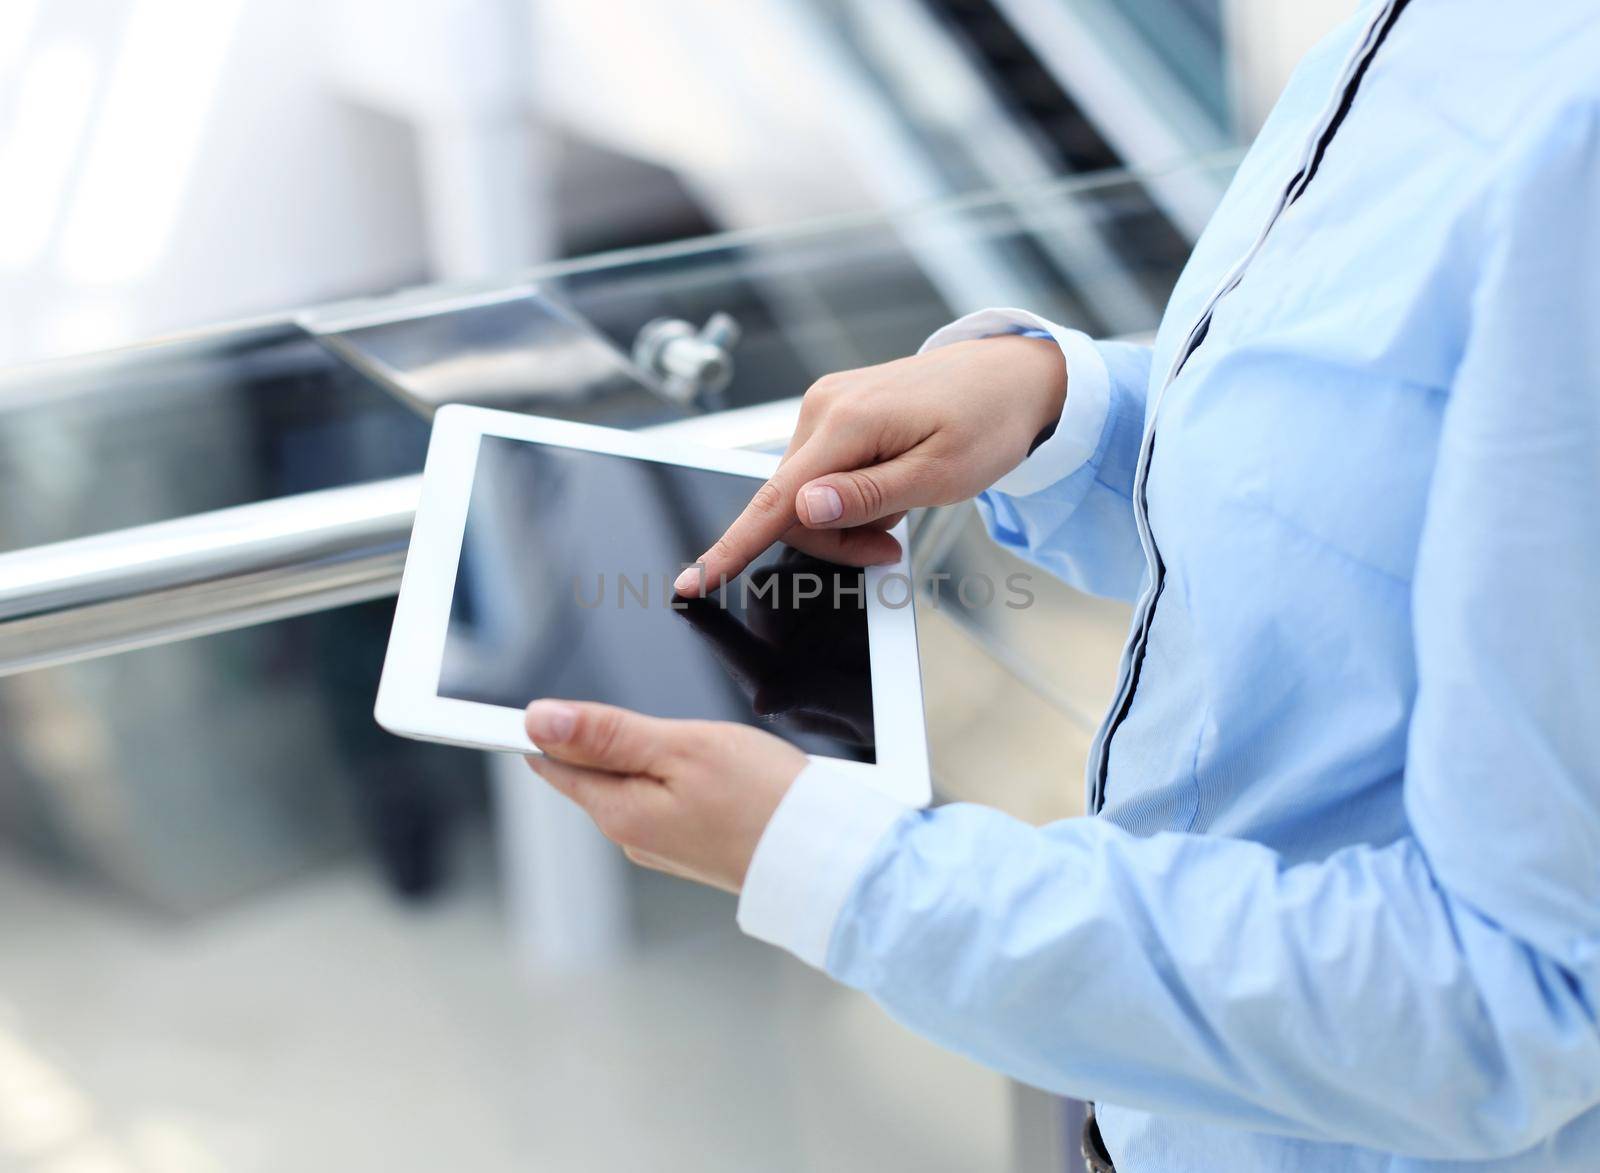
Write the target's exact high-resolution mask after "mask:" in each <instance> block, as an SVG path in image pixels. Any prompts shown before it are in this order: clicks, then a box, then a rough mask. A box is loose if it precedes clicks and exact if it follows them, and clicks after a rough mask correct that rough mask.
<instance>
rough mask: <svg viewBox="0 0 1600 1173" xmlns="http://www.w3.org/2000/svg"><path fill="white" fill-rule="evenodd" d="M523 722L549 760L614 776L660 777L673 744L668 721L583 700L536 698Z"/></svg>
mask: <svg viewBox="0 0 1600 1173" xmlns="http://www.w3.org/2000/svg"><path fill="white" fill-rule="evenodd" d="M524 721H525V724H526V726H527V730H528V737H529V738H530V739H531V740H532V741H533V743H534V744H535V745H537V746H538V747H539V748H540V749H541V750H543V751H544V752H545V753H546V754H547V755H549V756H550V757H552V758H555V759H557V760H558V761H563V762H571V763H573V764H575V765H580V766H590V767H593V768H594V769H597V770H605V771H608V772H610V773H613V774H652V775H654V774H659V773H660V771H661V767H662V763H663V762H664V761H665V760H666V759H667V758H668V757H670V756H671V754H672V753H673V752H674V750H675V748H676V745H677V737H676V734H675V730H674V725H673V722H671V721H663V720H661V719H659V718H656V717H646V716H643V715H642V714H639V713H634V712H630V711H629V710H627V709H618V708H615V707H613V706H611V705H599V704H592V703H590V702H587V701H552V700H537V701H534V702H533V703H532V704H531V705H529V706H528V711H527V713H526V714H524Z"/></svg>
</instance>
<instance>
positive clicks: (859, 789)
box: [739, 762, 912, 969]
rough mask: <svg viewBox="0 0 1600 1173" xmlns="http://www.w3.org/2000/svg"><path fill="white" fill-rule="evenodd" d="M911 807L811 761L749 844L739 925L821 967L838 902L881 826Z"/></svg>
mask: <svg viewBox="0 0 1600 1173" xmlns="http://www.w3.org/2000/svg"><path fill="white" fill-rule="evenodd" d="M911 809H912V808H911V807H908V806H906V805H905V804H903V803H900V802H897V801H895V800H894V799H892V798H890V797H889V796H888V795H885V794H881V793H879V792H878V791H876V790H873V789H872V788H871V787H869V786H867V785H866V784H865V783H863V782H860V781H857V780H855V779H853V778H846V777H842V776H841V775H839V774H838V773H836V772H834V771H832V770H830V769H828V767H827V766H825V765H822V764H820V763H817V762H812V763H811V764H810V765H808V766H807V767H806V768H805V769H803V770H801V771H800V776H799V777H797V778H796V779H795V780H794V782H793V784H792V785H791V786H790V787H789V793H787V794H786V795H784V797H783V801H782V802H780V803H779V804H778V809H777V810H776V811H774V812H773V815H772V819H771V821H770V822H768V823H767V829H766V830H765V831H764V832H762V835H761V840H760V842H759V843H757V844H756V850H755V855H754V856H752V857H751V860H750V868H749V871H748V872H746V873H745V878H744V890H743V891H742V892H741V893H740V894H739V927H740V928H741V929H743V930H744V931H745V932H746V933H747V934H749V935H750V936H752V937H755V938H756V939H757V940H761V941H765V942H767V943H768V944H769V945H777V946H778V947H780V948H782V949H787V950H788V951H789V952H790V953H793V954H794V955H795V956H796V957H798V958H799V959H800V960H801V961H804V962H805V963H807V964H808V965H814V966H816V967H817V968H818V969H826V968H827V963H828V943H829V942H830V941H831V940H832V939H833V926H834V922H836V921H837V920H838V919H839V913H840V911H841V910H842V909H843V908H844V903H845V901H846V900H847V899H848V898H849V896H850V893H851V892H852V891H853V890H854V888H855V886H856V881H857V880H858V879H860V877H861V873H862V871H864V870H865V868H866V866H867V864H868V863H869V862H870V861H871V859H872V856H873V853H874V852H875V851H876V850H877V847H878V844H879V842H880V841H881V840H882V839H883V837H884V835H885V834H887V833H888V830H889V828H890V827H892V826H893V825H894V824H895V823H897V822H898V821H899V820H900V819H901V818H903V817H904V816H905V815H906V814H907V813H908V812H910V810H911Z"/></svg>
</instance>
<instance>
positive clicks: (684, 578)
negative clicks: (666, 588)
mask: <svg viewBox="0 0 1600 1173" xmlns="http://www.w3.org/2000/svg"><path fill="white" fill-rule="evenodd" d="M700 574H701V568H700V567H699V566H691V567H689V569H687V570H685V571H684V572H683V573H682V574H680V575H678V577H677V578H676V579H675V580H674V581H673V583H672V589H673V590H675V591H677V592H678V594H680V595H687V594H690V593H694V594H699V593H700V591H699V587H700Z"/></svg>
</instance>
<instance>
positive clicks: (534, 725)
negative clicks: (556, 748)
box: [528, 701, 578, 745]
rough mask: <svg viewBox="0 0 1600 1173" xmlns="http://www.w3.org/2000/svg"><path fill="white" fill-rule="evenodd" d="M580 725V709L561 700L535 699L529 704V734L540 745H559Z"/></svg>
mask: <svg viewBox="0 0 1600 1173" xmlns="http://www.w3.org/2000/svg"><path fill="white" fill-rule="evenodd" d="M577 725H578V710H577V709H575V708H573V707H572V706H571V705H564V704H562V703H561V702H560V701H534V702H533V704H531V705H529V706H528V736H529V737H531V738H533V740H534V742H535V743H537V744H539V745H559V744H560V743H561V742H563V741H565V740H566V739H567V738H569V737H571V736H572V731H573V730H574V729H575V728H577Z"/></svg>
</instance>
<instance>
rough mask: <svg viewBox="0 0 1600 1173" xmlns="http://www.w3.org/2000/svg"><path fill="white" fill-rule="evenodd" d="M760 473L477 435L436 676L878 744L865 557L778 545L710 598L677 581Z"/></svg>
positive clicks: (450, 683) (856, 753)
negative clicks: (840, 562)
mask: <svg viewBox="0 0 1600 1173" xmlns="http://www.w3.org/2000/svg"><path fill="white" fill-rule="evenodd" d="M758 483H759V482H757V481H756V480H755V479H753V478H750V477H744V476H736V475H732V474H729V473H719V472H708V471H705V470H703V469H693V468H682V467H679V466H677V465H669V464H659V463H656V462H653V461H647V460H633V459H629V458H627V457H621V456H609V455H604V454H601V453H594V452H581V451H577V450H574V449H569V448H556V447H549V446H546V445H542V444H530V443H526V442H523V441H519V440H509V439H506V438H504V437H499V436H485V437H483V440H482V445H481V447H480V449H479V453H478V464H477V471H476V475H475V478H474V480H473V486H472V498H471V504H470V506H469V508H468V513H467V524H466V532H465V535H464V537H463V540H462V550H461V564H460V567H459V569H458V572H457V575H456V585H455V594H454V597H453V599H452V603H451V609H450V627H449V631H448V634H447V636H446V640H445V652H444V664H443V669H442V671H441V674H440V679H439V694H440V695H441V696H445V697H451V698H454V699H457V700H469V701H478V702H480V703H483V704H492V705H502V706H505V707H508V708H518V709H520V708H522V707H523V706H524V705H526V704H527V703H528V702H529V701H530V700H533V699H535V698H537V697H543V696H550V697H565V698H570V699H575V700H596V701H605V702H607V703H609V704H616V705H624V706H626V707H628V708H631V709H638V710H640V711H641V712H645V713H651V714H653V715H655V716H660V717H697V718H706V719H713V720H723V721H740V722H743V723H745V724H747V725H755V726H758V727H760V728H763V729H768V730H770V731H771V732H773V733H776V734H778V735H779V736H781V737H783V738H785V739H786V740H788V741H791V742H793V743H794V744H795V745H798V746H799V747H800V748H802V749H804V750H806V751H807V752H808V753H817V754H824V755H826V756H829V757H838V758H851V759H855V760H859V761H867V762H871V761H874V760H875V755H874V742H873V732H872V678H871V670H870V660H869V658H868V652H867V613H866V606H865V593H864V589H863V577H864V576H863V574H862V572H861V571H859V570H856V569H853V568H846V567H838V566H833V565H831V564H829V563H825V562H821V561H818V560H816V559H814V558H810V557H809V556H807V555H804V554H801V553H800V552H799V551H797V550H792V549H788V548H784V547H779V548H777V549H774V550H772V551H769V552H768V554H766V555H765V556H764V557H763V558H762V559H761V560H760V561H758V562H757V563H756V564H755V565H754V566H753V567H752V568H751V569H750V570H749V571H747V572H746V573H745V575H744V576H743V577H742V578H741V579H740V580H739V581H737V582H734V583H730V584H729V585H728V587H727V589H726V590H724V591H722V592H720V593H719V594H718V595H716V596H714V597H713V598H709V599H701V600H694V601H686V600H678V599H674V597H673V595H672V590H671V583H672V580H673V579H674V578H675V577H676V576H677V573H678V571H679V570H680V569H681V568H682V567H683V566H684V565H685V564H686V563H688V562H690V561H691V560H693V559H694V558H696V557H698V556H699V554H700V552H701V551H702V550H704V549H705V548H706V547H708V546H709V545H710V544H711V543H712V542H714V541H715V540H716V539H717V538H718V537H720V536H721V535H722V532H723V531H724V530H725V529H726V528H727V526H728V524H729V523H730V522H731V521H732V520H733V519H734V518H735V517H737V516H738V515H739V513H740V511H741V510H742V509H743V508H744V507H745V505H746V504H748V503H749V500H750V494H751V493H752V492H753V491H754V489H755V487H756V485H757V484H758Z"/></svg>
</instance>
